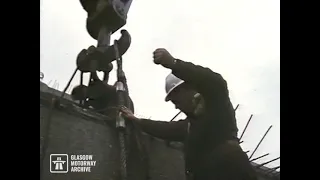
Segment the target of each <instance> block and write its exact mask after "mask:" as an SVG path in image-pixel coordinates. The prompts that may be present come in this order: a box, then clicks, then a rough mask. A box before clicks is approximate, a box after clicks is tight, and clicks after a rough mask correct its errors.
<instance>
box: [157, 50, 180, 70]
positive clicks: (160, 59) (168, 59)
mask: <svg viewBox="0 0 320 180" xmlns="http://www.w3.org/2000/svg"><path fill="white" fill-rule="evenodd" d="M153 61H154V63H155V64H161V65H162V66H163V67H166V68H170V67H172V65H173V64H174V61H175V58H174V57H173V56H172V55H171V54H170V53H169V52H168V51H167V50H166V49H164V48H159V49H156V50H155V51H154V52H153Z"/></svg>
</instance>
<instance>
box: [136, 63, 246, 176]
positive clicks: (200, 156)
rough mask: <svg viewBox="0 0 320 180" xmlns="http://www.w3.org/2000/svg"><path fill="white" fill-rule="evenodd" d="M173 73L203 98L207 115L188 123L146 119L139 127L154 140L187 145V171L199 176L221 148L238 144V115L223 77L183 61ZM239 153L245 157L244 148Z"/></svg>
mask: <svg viewBox="0 0 320 180" xmlns="http://www.w3.org/2000/svg"><path fill="white" fill-rule="evenodd" d="M172 73H173V74H174V75H175V76H177V77H179V78H180V79H182V80H184V81H185V83H187V84H189V85H190V86H192V87H193V88H194V89H195V90H196V91H197V92H199V93H200V94H201V95H202V97H203V99H204V102H205V113H203V115H201V116H200V117H187V118H186V119H185V120H180V121H173V122H163V121H152V120H147V119H142V120H141V121H140V123H139V124H140V127H141V128H142V130H143V131H145V132H146V133H149V134H150V135H152V136H155V137H158V138H162V139H165V140H170V141H181V142H184V147H185V148H184V153H185V163H186V171H191V172H193V173H195V174H197V173H198V172H199V173H200V171H202V170H203V169H206V168H205V167H203V166H204V165H205V164H208V163H210V157H212V158H213V155H214V154H216V153H214V152H215V151H216V149H219V148H217V147H219V146H220V147H221V145H223V144H225V143H226V142H227V141H228V140H235V142H237V141H238V139H237V132H238V129H237V125H236V118H235V112H234V109H233V106H232V104H231V101H230V98H229V91H228V88H227V83H226V81H225V80H224V79H223V78H222V76H221V75H220V74H218V73H215V72H213V71H212V70H210V69H209V68H204V67H202V66H198V65H194V64H193V63H190V62H184V61H181V60H177V62H176V64H175V65H174V67H173V68H172ZM189 122H190V128H189V131H188V123H189ZM236 144H237V145H236V146H237V147H236V148H240V146H239V145H238V143H236ZM223 151H224V150H223ZM237 151H239V153H243V152H242V150H241V148H240V150H237ZM212 158H211V159H212ZM246 163H247V164H248V163H249V162H248V161H247V162H246ZM210 166H212V165H210ZM208 171H211V170H208ZM199 173H198V174H199ZM202 174H203V173H202ZM203 180H205V179H203ZM221 180H223V179H221Z"/></svg>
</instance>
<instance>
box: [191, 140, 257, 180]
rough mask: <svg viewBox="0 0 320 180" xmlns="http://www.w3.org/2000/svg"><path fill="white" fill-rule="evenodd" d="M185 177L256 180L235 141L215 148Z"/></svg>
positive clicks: (194, 178) (203, 179) (245, 157)
mask: <svg viewBox="0 0 320 180" xmlns="http://www.w3.org/2000/svg"><path fill="white" fill-rule="evenodd" d="M186 176H187V180H258V178H257V175H256V173H255V171H254V169H253V167H252V165H251V163H250V162H249V159H248V156H247V154H246V153H245V152H243V150H242V148H241V147H240V145H239V143H238V142H237V141H227V142H225V143H223V144H221V145H220V146H218V147H217V148H215V150H214V151H213V152H211V153H209V155H208V156H206V157H205V159H204V160H202V162H201V163H199V165H198V166H197V167H196V170H195V171H193V172H187V174H186Z"/></svg>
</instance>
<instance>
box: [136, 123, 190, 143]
mask: <svg viewBox="0 0 320 180" xmlns="http://www.w3.org/2000/svg"><path fill="white" fill-rule="evenodd" d="M137 124H138V125H139V127H140V128H141V130H142V131H144V132H146V133H148V134H150V135H152V136H154V137H157V138H160V139H164V140H169V141H180V142H181V141H184V139H185V137H186V135H187V131H188V121H186V120H179V121H172V122H166V121H154V120H149V119H140V121H137Z"/></svg>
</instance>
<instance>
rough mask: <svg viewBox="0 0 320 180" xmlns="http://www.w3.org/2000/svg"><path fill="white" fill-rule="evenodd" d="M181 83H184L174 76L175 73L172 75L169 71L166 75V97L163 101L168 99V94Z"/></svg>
mask: <svg viewBox="0 0 320 180" xmlns="http://www.w3.org/2000/svg"><path fill="white" fill-rule="evenodd" d="M182 83H184V81H183V80H182V79H180V78H178V77H176V76H175V75H173V74H172V73H170V74H169V75H168V76H167V77H166V93H167V95H166V98H165V101H169V98H168V96H169V94H170V93H171V92H172V91H173V90H174V89H175V88H176V87H178V86H180V85H181V84H182Z"/></svg>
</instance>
